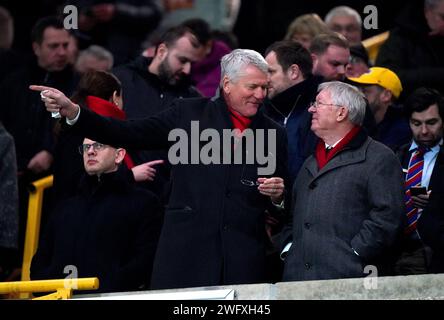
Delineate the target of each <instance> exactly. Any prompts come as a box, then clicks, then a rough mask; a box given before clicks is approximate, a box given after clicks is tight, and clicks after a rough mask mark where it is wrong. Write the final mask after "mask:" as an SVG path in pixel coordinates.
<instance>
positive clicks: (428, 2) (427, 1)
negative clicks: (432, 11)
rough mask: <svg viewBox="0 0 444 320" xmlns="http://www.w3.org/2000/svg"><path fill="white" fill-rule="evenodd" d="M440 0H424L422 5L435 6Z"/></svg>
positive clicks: (426, 6)
mask: <svg viewBox="0 0 444 320" xmlns="http://www.w3.org/2000/svg"><path fill="white" fill-rule="evenodd" d="M441 1H442V0H425V1H424V7H425V8H435V7H436V6H437V5H438V4H440V3H441Z"/></svg>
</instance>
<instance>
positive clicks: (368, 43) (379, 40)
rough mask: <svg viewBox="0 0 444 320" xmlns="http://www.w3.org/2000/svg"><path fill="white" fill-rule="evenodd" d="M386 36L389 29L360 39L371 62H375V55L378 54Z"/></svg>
mask: <svg viewBox="0 0 444 320" xmlns="http://www.w3.org/2000/svg"><path fill="white" fill-rule="evenodd" d="M388 37H389V31H386V32H383V33H380V34H377V35H376V36H373V37H370V38H368V39H365V40H364V41H362V45H363V46H364V48H365V49H366V50H367V53H368V57H369V59H370V61H371V63H372V64H374V63H375V61H376V57H377V56H378V53H379V49H380V48H381V46H382V44H383V43H384V42H385V41H386V40H387V38H388Z"/></svg>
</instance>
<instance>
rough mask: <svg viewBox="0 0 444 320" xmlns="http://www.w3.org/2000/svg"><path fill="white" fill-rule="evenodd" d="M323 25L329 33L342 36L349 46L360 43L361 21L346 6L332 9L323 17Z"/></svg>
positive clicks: (356, 13) (353, 10)
mask: <svg viewBox="0 0 444 320" xmlns="http://www.w3.org/2000/svg"><path fill="white" fill-rule="evenodd" d="M325 23H326V24H327V26H328V27H329V28H330V30H331V31H334V32H338V33H340V34H342V35H343V36H344V37H345V38H346V39H347V40H348V41H349V42H350V45H351V46H353V45H357V44H359V43H361V39H362V19H361V16H360V15H359V13H358V12H357V11H356V10H355V9H352V8H350V7H347V6H339V7H334V8H333V9H331V10H330V11H329V12H328V13H327V15H326V16H325Z"/></svg>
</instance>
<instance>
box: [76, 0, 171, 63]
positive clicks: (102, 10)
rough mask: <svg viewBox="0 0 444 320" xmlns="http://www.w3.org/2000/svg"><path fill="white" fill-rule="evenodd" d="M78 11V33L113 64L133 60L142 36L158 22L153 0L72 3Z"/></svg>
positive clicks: (160, 10)
mask: <svg viewBox="0 0 444 320" xmlns="http://www.w3.org/2000/svg"><path fill="white" fill-rule="evenodd" d="M69 4H71V5H75V6H76V7H77V8H78V9H79V30H80V31H82V32H83V33H85V34H87V35H88V36H90V37H91V43H92V44H98V45H100V46H103V47H105V48H106V49H108V50H109V51H111V53H112V54H113V56H114V60H115V64H116V65H119V64H122V63H126V62H128V61H130V60H131V59H133V58H134V57H136V56H137V54H138V53H139V50H140V45H141V43H142V41H143V39H144V38H145V37H146V35H147V34H148V33H149V32H151V31H153V30H154V29H155V28H156V27H157V26H158V24H159V22H160V20H161V18H162V9H161V7H160V6H159V4H158V2H157V1H156V0H114V1H108V2H107V3H104V1H103V0H72V1H69Z"/></svg>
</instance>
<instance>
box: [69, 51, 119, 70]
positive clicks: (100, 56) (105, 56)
mask: <svg viewBox="0 0 444 320" xmlns="http://www.w3.org/2000/svg"><path fill="white" fill-rule="evenodd" d="M85 56H93V57H94V58H96V59H97V60H100V61H104V60H105V61H109V63H110V69H111V68H112V67H113V64H114V57H113V54H112V53H111V52H109V51H108V50H106V49H105V48H104V47H101V46H98V45H91V46H89V47H88V48H86V49H85V50H82V51H81V52H80V54H79V57H78V58H77V59H78V60H81V59H83V58H84V57H85Z"/></svg>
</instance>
